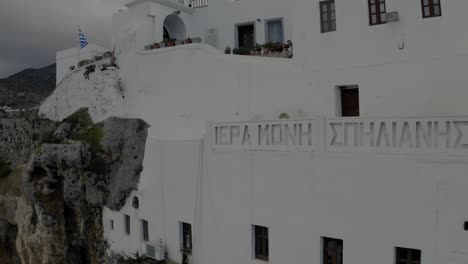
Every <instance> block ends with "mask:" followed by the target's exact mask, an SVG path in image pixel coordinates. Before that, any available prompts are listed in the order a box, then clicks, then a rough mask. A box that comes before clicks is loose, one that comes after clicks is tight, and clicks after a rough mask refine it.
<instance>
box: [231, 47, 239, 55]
mask: <svg viewBox="0 0 468 264" xmlns="http://www.w3.org/2000/svg"><path fill="white" fill-rule="evenodd" d="M232 54H236V55H239V54H240V50H239V49H238V48H235V49H233V50H232Z"/></svg>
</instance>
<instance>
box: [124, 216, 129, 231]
mask: <svg viewBox="0 0 468 264" xmlns="http://www.w3.org/2000/svg"><path fill="white" fill-rule="evenodd" d="M124 228H125V234H127V235H130V216H129V215H126V214H124Z"/></svg>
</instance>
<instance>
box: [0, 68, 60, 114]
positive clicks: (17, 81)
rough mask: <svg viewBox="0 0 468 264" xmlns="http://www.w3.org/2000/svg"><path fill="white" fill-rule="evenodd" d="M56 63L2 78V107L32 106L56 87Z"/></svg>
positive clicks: (37, 104) (0, 80)
mask: <svg viewBox="0 0 468 264" xmlns="http://www.w3.org/2000/svg"><path fill="white" fill-rule="evenodd" d="M55 68H56V66H55V64H52V65H49V66H47V67H44V68H42V69H26V70H22V71H20V72H18V73H16V74H13V75H11V76H10V77H8V78H5V79H0V107H2V106H9V107H12V108H15V109H17V108H20V109H24V108H30V107H34V106H39V104H40V103H41V102H42V101H43V100H44V99H45V98H46V97H47V96H49V95H50V94H51V93H52V91H53V90H54V89H55Z"/></svg>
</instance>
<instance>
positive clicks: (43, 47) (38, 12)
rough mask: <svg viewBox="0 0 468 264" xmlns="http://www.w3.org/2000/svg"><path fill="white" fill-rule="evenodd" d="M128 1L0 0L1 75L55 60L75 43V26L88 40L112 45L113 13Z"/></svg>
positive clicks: (76, 33)
mask: <svg viewBox="0 0 468 264" xmlns="http://www.w3.org/2000/svg"><path fill="white" fill-rule="evenodd" d="M127 2H130V0H0V78H3V77H7V76H9V75H11V74H13V73H16V72H17V71H19V70H21V69H24V68H39V67H43V66H46V65H49V64H52V63H54V62H55V52H56V51H58V50H63V49H66V48H71V47H73V46H77V45H78V43H77V39H78V25H80V26H81V28H82V30H83V32H84V33H85V34H86V35H87V38H88V42H90V43H96V44H99V45H102V46H104V47H107V48H110V46H111V41H112V40H111V32H110V31H111V24H112V14H113V13H115V12H117V11H118V10H119V9H124V8H125V7H124V6H123V4H124V3H127Z"/></svg>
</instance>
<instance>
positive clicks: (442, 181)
mask: <svg viewBox="0 0 468 264" xmlns="http://www.w3.org/2000/svg"><path fill="white" fill-rule="evenodd" d="M366 2H367V1H364V0H360V1H358V0H354V1H344V0H343V1H339V0H336V5H337V29H338V30H337V31H336V32H332V33H327V34H320V32H319V31H320V25H319V17H318V1H311V2H310V1H309V2H306V1H295V2H289V3H286V2H284V3H283V4H280V3H276V4H271V6H283V5H287V4H288V5H290V6H291V10H292V16H291V17H290V19H291V21H292V22H291V28H292V29H291V30H293V32H292V33H291V34H292V37H291V38H292V40H293V42H294V58H293V59H292V60H285V59H273V58H258V57H246V56H234V55H224V54H222V53H221V52H220V51H219V50H215V49H213V48H210V47H207V46H205V45H200V44H192V45H185V46H178V47H173V48H168V49H160V50H155V51H148V52H141V51H140V50H141V49H140V46H141V45H140V44H142V43H145V42H146V41H147V40H144V41H140V40H139V38H138V37H137V35H138V32H137V31H132V32H133V33H132V34H129V35H127V36H126V39H125V41H127V43H129V44H128V45H126V46H125V45H120V46H121V47H122V50H121V53H120V54H121V56H120V57H119V58H118V59H119V65H120V67H121V77H122V81H123V84H124V85H125V86H126V89H125V91H126V94H125V98H126V99H125V113H126V115H127V116H132V117H141V118H143V119H144V120H145V121H147V122H148V123H149V124H150V125H151V126H152V127H151V130H150V135H151V136H152V137H153V139H154V140H155V143H148V146H147V154H146V155H145V164H144V171H143V175H142V180H141V183H140V188H139V191H138V192H137V195H140V196H141V197H143V198H142V199H140V203H141V206H142V207H141V209H140V211H137V212H139V213H135V212H133V211H132V210H133V209H131V207H129V205H128V206H126V207H125V208H124V209H123V210H122V212H130V213H133V214H137V215H134V216H132V219H134V218H135V219H138V218H147V219H146V220H148V221H149V222H150V239H151V240H153V241H157V240H158V239H159V238H161V237H163V239H164V240H165V241H167V245H168V250H169V257H170V258H172V259H174V260H177V261H180V255H179V254H178V253H177V252H178V250H179V244H178V238H179V234H178V222H179V221H188V222H190V219H193V221H194V222H190V223H192V224H193V230H196V231H195V237H194V245H193V246H194V263H196V264H215V263H223V264H231V263H232V264H234V263H235V264H240V263H242V264H245V263H257V261H255V260H253V258H252V243H251V225H255V224H258V225H264V226H268V227H269V228H270V252H271V254H270V262H271V263H278V264H279V263H316V264H318V263H320V237H321V236H330V237H336V238H340V239H343V240H344V259H345V263H349V264H358V263H388V264H391V263H393V261H394V247H395V246H401V247H410V248H417V249H421V250H422V252H423V253H422V256H423V257H422V258H423V259H422V262H423V263H425V264H432V263H433V264H440V263H450V264H462V263H463V264H464V263H467V262H468V260H467V255H468V253H467V252H468V248H467V245H468V233H466V232H465V231H463V230H462V229H463V228H462V227H463V226H462V225H463V222H464V221H466V220H468V208H467V207H466V206H465V205H464V204H465V201H466V200H467V198H468V197H467V194H466V191H465V190H466V187H467V185H468V181H467V180H466V177H465V174H466V170H467V169H468V168H467V165H466V164H468V163H467V161H468V160H467V157H466V156H465V155H458V154H459V153H458V151H454V152H450V151H448V152H447V151H445V152H442V153H435V154H434V153H429V155H428V153H425V151H419V152H418V151H412V150H411V149H410V150H408V149H405V148H403V150H401V149H400V151H398V149H394V150H392V151H389V150H387V149H384V150H382V149H380V150H378V151H374V150H373V149H369V148H364V149H356V148H332V147H330V146H326V145H325V144H326V143H327V142H328V143H329V140H330V136H331V137H333V136H332V134H330V133H332V132H330V129H329V128H328V127H327V129H328V130H325V127H323V126H324V125H326V124H327V123H326V120H325V119H324V118H323V117H328V118H330V119H328V120H329V121H330V122H331V121H336V120H334V119H333V118H334V117H336V116H337V115H338V114H339V113H338V109H339V108H338V105H337V103H338V101H339V100H338V98H337V90H336V89H337V88H336V86H337V85H350V84H352V85H359V93H360V110H361V111H360V112H361V115H362V116H364V117H376V118H378V117H391V118H394V119H398V120H400V119H399V118H400V117H407V116H422V117H430V118H432V119H434V120H436V119H437V116H439V115H442V116H446V115H449V116H467V115H468V106H467V104H466V100H465V98H467V97H468V90H467V89H465V85H466V83H468V75H467V74H466V70H465V69H466V65H467V64H468V57H467V55H468V47H467V46H466V45H465V43H466V36H465V35H463V34H460V32H463V28H462V27H463V25H464V24H466V18H465V16H464V14H463V10H466V7H468V6H467V3H466V1H462V0H454V1H442V6H443V7H442V14H443V16H442V17H439V18H429V19H422V18H421V9H420V6H419V5H420V1H403V0H400V1H397V0H394V1H390V0H388V1H387V2H388V3H387V9H388V10H389V11H395V10H397V11H399V12H400V15H401V21H400V22H397V23H394V24H387V25H379V26H373V27H369V26H368V21H367V20H368V16H367V5H366ZM209 5H210V6H212V8H214V9H216V10H215V11H216V12H213V11H211V12H209V11H210V9H209V8H206V9H201V10H197V12H196V13H195V14H194V17H193V18H194V21H197V20H199V21H198V22H196V23H198V24H199V25H200V27H199V29H198V30H200V31H199V32H200V34H201V35H203V34H204V31H205V30H208V29H209V28H211V27H219V29H218V32H219V45H218V47H219V48H221V49H222V48H224V46H225V45H231V46H232V45H233V44H232V43H233V42H234V24H235V23H240V22H245V21H248V20H256V18H260V19H264V18H266V17H276V16H280V15H281V16H282V11H281V12H280V11H278V10H283V9H282V8H279V9H275V8H273V9H269V8H266V7H265V6H268V7H270V5H264V4H262V3H261V2H255V3H250V4H249V3H247V2H244V1H241V0H240V1H239V2H231V1H225V2H216V3H212V2H210V3H209ZM257 5H258V6H257ZM241 6H242V7H241ZM236 7H238V8H236ZM244 7H248V8H246V9H243V8H244ZM260 9H262V11H257V12H256V11H255V10H260ZM286 9H288V8H286ZM250 10H252V11H250ZM275 10H276V11H275ZM277 11H278V13H277ZM127 12H128V11H127ZM205 13H206V14H205ZM196 14H203V15H204V16H198V15H196ZM285 17H287V16H285ZM205 19H206V20H205ZM287 20H288V19H287V18H286V19H285V21H287ZM116 21H117V20H116ZM124 21H126V20H125V19H124V20H122V21H120V22H118V23H122V26H126V25H125V23H124ZM146 22H147V21H146ZM146 22H145V23H146ZM286 24H287V23H286ZM292 25H294V26H292ZM119 27H120V26H119ZM135 32H136V33H135ZM193 32H196V31H195V30H194V31H193ZM285 32H286V34H290V33H288V30H285ZM143 35H144V34H143ZM257 37H260V38H262V37H261V34H259V35H257ZM286 38H287V37H286ZM400 41H404V42H405V49H403V50H399V49H398V42H400ZM138 43H140V44H138ZM283 112H285V113H288V114H289V115H290V116H291V117H292V118H315V117H317V116H320V118H319V120H322V122H321V123H320V124H321V126H322V127H320V126H319V127H318V128H317V129H318V132H317V140H316V143H317V148H316V149H315V150H313V151H309V152H308V151H306V152H304V151H297V152H295V151H290V150H288V151H281V152H271V151H270V152H268V151H262V152H254V151H242V150H239V149H235V150H234V149H231V150H230V149H229V148H227V149H223V150H216V151H213V150H210V145H209V143H208V142H211V138H209V134H210V133H209V132H210V130H209V129H207V127H206V122H207V121H209V120H215V121H233V122H234V121H246V120H268V119H277V118H278V116H279V115H280V114H281V113H283ZM338 121H339V120H338ZM325 132H327V133H328V134H327V135H325V134H323V133H325ZM452 132H455V130H453V131H452ZM320 133H322V134H320ZM202 138H204V142H205V145H204V146H203V149H204V150H203V151H201V150H200V148H201V147H200V145H199V141H200V139H202ZM465 143H466V142H465ZM398 152H399V153H398ZM200 153H203V155H200ZM376 153H379V154H377V155H376ZM448 154H450V155H448ZM452 154H457V155H452ZM164 157H167V159H165V158H164ZM200 158H201V161H200V162H201V164H203V166H202V167H201V170H200V168H199V167H198V166H196V165H195V162H198V161H199V160H200ZM197 164H198V163H197ZM195 172H200V174H196V173H195ZM200 175H201V178H200V177H199V176H200ZM197 186H199V187H197ZM157 188H162V189H161V191H159V192H156V191H154V190H155V189H157ZM197 193H198V194H201V196H197ZM178 194H182V195H181V196H177V195H178ZM197 197H200V198H197ZM194 201H199V202H197V203H194ZM129 202H130V201H129ZM122 212H106V215H107V214H108V215H111V217H113V218H115V219H116V220H115V221H116V223H117V222H118V221H123V216H122ZM194 215H195V216H194ZM136 225H139V222H138V223H136ZM134 228H138V226H136V227H134ZM106 234H107V236H108V237H110V238H111V241H112V243H111V244H112V245H113V246H112V248H113V249H116V250H117V251H119V250H125V251H134V250H138V248H141V247H142V245H143V244H142V243H141V239H140V238H139V237H138V236H136V237H133V238H131V237H126V236H125V235H123V227H122V225H121V226H120V227H118V224H116V229H115V230H114V231H113V232H107V233H106Z"/></svg>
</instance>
